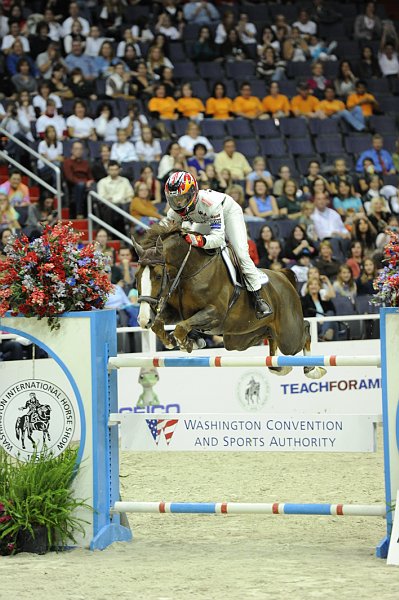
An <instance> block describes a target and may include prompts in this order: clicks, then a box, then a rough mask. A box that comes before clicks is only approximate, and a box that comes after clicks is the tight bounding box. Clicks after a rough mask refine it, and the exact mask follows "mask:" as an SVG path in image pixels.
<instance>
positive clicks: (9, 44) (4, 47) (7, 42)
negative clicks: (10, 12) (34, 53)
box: [1, 20, 30, 55]
mask: <svg viewBox="0 0 399 600" xmlns="http://www.w3.org/2000/svg"><path fill="white" fill-rule="evenodd" d="M9 27H10V31H9V33H8V34H7V35H5V36H4V37H3V41H2V43H1V51H2V52H3V54H5V55H7V54H10V52H12V48H13V46H14V44H15V42H16V41H17V40H18V41H19V42H20V44H21V46H22V51H23V52H25V53H27V52H29V51H30V45H29V41H28V39H27V38H26V37H25V35H23V34H22V33H21V29H20V26H19V24H18V22H17V21H12V20H9Z"/></svg>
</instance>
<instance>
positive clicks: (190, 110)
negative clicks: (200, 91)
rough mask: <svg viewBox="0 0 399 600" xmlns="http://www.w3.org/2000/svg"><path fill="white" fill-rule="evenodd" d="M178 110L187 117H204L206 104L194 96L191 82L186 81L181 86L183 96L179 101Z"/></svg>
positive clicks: (197, 118)
mask: <svg viewBox="0 0 399 600" xmlns="http://www.w3.org/2000/svg"><path fill="white" fill-rule="evenodd" d="M177 110H178V111H179V112H180V113H181V115H182V116H183V117H186V118H187V119H196V120H199V119H202V117H203V116H204V112H205V106H204V104H203V102H202V100H200V99H199V98H194V97H193V88H192V87H191V83H184V84H183V85H182V87H181V98H179V99H178V101H177Z"/></svg>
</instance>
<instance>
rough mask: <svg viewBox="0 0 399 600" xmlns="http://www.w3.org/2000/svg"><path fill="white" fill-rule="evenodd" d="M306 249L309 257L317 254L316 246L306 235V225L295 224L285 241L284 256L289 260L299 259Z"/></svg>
mask: <svg viewBox="0 0 399 600" xmlns="http://www.w3.org/2000/svg"><path fill="white" fill-rule="evenodd" d="M305 250H306V253H307V254H308V256H309V258H312V257H315V256H316V255H317V250H316V248H315V246H314V245H313V243H312V242H311V240H310V239H309V238H308V237H307V235H306V230H305V227H304V226H303V225H295V227H294V228H293V230H292V231H291V233H290V235H289V236H288V238H287V241H286V243H285V246H284V258H286V259H288V260H289V261H293V260H298V258H299V257H300V256H301V254H302V252H304V251H305ZM306 279H307V278H306ZM305 281H306V280H305Z"/></svg>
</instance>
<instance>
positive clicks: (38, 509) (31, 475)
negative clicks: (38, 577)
mask: <svg viewBox="0 0 399 600" xmlns="http://www.w3.org/2000/svg"><path fill="white" fill-rule="evenodd" d="M77 452H78V450H77V448H67V449H66V450H65V451H64V452H63V454H60V455H59V456H57V457H53V456H52V455H51V454H50V453H48V451H46V450H44V451H42V452H41V453H40V454H39V453H37V452H34V453H33V454H32V456H31V458H30V459H29V460H28V461H26V462H20V461H17V460H15V459H14V458H12V457H11V456H9V455H8V454H6V453H5V452H4V451H3V450H0V554H3V555H4V554H13V553H15V552H36V553H38V554H43V553H44V552H46V551H47V550H50V549H60V548H61V549H62V548H65V547H66V546H68V545H71V542H72V543H76V540H75V536H76V534H78V533H84V524H85V520H84V519H83V518H81V517H79V516H77V515H76V511H77V510H81V511H84V510H86V509H87V510H90V507H89V506H88V505H87V504H86V503H85V502H84V501H83V500H81V499H79V498H75V496H74V494H73V489H72V482H73V479H74V477H75V475H76V464H77V463H76V460H77Z"/></svg>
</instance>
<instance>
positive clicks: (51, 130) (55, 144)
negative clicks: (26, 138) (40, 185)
mask: <svg viewBox="0 0 399 600" xmlns="http://www.w3.org/2000/svg"><path fill="white" fill-rule="evenodd" d="M37 151H38V153H39V154H40V156H43V157H44V158H46V159H47V160H49V161H50V162H51V163H52V164H53V165H54V166H56V167H61V166H62V162H63V160H64V151H63V146H62V142H60V141H58V139H57V131H56V129H55V127H54V126H53V125H48V127H46V130H45V132H44V139H43V140H41V141H40V142H39V146H38V148H37ZM37 169H38V173H39V175H40V177H41V178H42V179H44V180H45V181H47V182H48V183H50V184H51V185H52V186H53V187H55V186H56V175H55V172H54V170H53V169H51V167H49V166H47V165H46V164H45V163H44V162H43V161H42V160H40V159H38V161H37Z"/></svg>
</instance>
